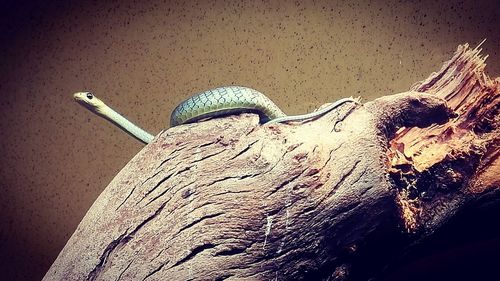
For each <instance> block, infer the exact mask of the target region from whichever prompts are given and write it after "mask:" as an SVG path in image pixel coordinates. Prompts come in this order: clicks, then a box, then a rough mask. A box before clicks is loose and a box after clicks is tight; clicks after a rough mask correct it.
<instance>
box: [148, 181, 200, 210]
mask: <svg viewBox="0 0 500 281" xmlns="http://www.w3.org/2000/svg"><path fill="white" fill-rule="evenodd" d="M195 182H196V181H192V182H190V183H188V184H186V185H184V186H182V187H181V188H179V189H178V190H176V191H175V192H174V194H172V197H170V198H169V199H168V200H167V201H166V202H164V203H163V204H166V203H168V202H170V200H172V198H174V195H175V194H177V192H179V190H182V189H183V188H185V187H186V186H190V185H191V184H193V183H195ZM169 191H171V188H167V189H165V190H164V191H163V192H162V193H160V194H158V195H157V196H156V197H154V198H153V199H151V200H149V202H148V203H146V206H149V204H151V203H153V202H154V201H156V200H157V199H158V198H160V197H162V196H163V195H165V193H167V192H169Z"/></svg>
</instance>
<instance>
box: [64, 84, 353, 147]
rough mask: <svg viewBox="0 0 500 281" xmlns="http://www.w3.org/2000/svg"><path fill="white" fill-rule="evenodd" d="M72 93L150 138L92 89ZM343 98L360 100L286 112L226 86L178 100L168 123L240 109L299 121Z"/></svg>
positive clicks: (272, 119) (270, 119)
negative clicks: (297, 111)
mask: <svg viewBox="0 0 500 281" xmlns="http://www.w3.org/2000/svg"><path fill="white" fill-rule="evenodd" d="M73 96H74V98H75V100H76V101H77V102H78V103H80V104H82V105H83V106H85V107H86V108H87V109H89V110H91V111H92V112H94V113H96V114H97V115H99V116H101V117H103V118H105V119H107V120H109V121H111V122H112V123H113V124H115V125H117V126H118V127H119V128H121V129H122V130H124V131H125V132H127V133H128V134H130V135H131V136H133V137H135V138H136V139H138V140H140V141H141V142H143V143H145V144H147V143H150V142H151V141H152V139H153V135H151V134H150V133H148V132H146V131H144V130H143V129H141V128H140V127H138V126H137V125H135V124H133V123H132V122H130V121H129V120H128V119H126V118H125V117H123V116H122V115H121V114H119V113H118V112H116V111H115V110H113V109H112V108H110V107H109V106H107V105H106V104H105V103H104V102H102V101H101V100H100V99H98V98H97V97H95V96H94V95H93V94H92V93H90V92H78V93H75V94H74V95H73ZM346 102H353V103H359V101H358V100H356V99H353V98H343V99H340V100H337V101H336V102H334V103H331V104H330V105H328V106H326V107H324V108H322V109H320V110H317V111H314V112H311V113H307V114H302V115H294V116H287V115H286V114H285V113H283V111H281V109H280V108H279V107H278V106H277V105H276V104H274V102H272V101H271V100H270V99H269V98H268V97H266V96H265V95H264V94H262V93H260V92H258V91H256V90H254V89H251V88H247V87H241V86H227V87H220V88H216V89H212V90H208V91H205V92H201V93H198V94H196V95H194V96H192V97H190V98H188V99H187V100H185V101H183V102H181V103H180V104H179V105H178V106H177V107H176V108H175V109H174V111H173V112H172V114H171V115H170V126H171V127H174V126H179V125H182V124H187V123H192V122H196V121H199V120H201V119H206V118H212V117H219V116H224V115H228V114H238V113H243V112H250V113H256V114H258V115H259V117H260V122H261V123H262V124H270V123H283V122H289V121H302V120H306V119H312V118H317V117H319V116H322V115H324V114H326V113H327V112H330V111H332V110H333V109H335V108H337V107H339V106H340V105H342V104H344V103H346Z"/></svg>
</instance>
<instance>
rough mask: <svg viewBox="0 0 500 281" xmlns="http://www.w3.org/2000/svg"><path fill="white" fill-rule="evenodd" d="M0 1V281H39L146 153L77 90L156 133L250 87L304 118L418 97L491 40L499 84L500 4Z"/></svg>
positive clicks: (452, 0)
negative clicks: (178, 116) (352, 104)
mask: <svg viewBox="0 0 500 281" xmlns="http://www.w3.org/2000/svg"><path fill="white" fill-rule="evenodd" d="M0 5H1V6H0V13H1V14H0V40H1V42H0V55H1V56H0V93H1V95H0V97H1V98H0V155H1V156H0V157H1V164H0V273H1V275H0V279H2V280H39V279H40V278H42V276H43V275H44V274H45V272H46V271H47V270H48V268H49V267H50V265H51V264H52V262H53V261H54V259H55V258H56V256H57V254H58V253H59V251H60V250H61V249H62V247H63V246H64V244H65V243H66V241H67V239H68V238H69V237H70V236H71V234H72V233H73V231H74V230H75V228H76V227H77V225H78V223H79V221H80V220H81V219H82V217H83V216H84V215H85V213H86V211H87V210H88V209H89V208H90V206H91V205H92V203H93V201H94V200H95V199H96V198H97V196H98V195H99V194H100V192H101V191H102V190H103V189H104V188H105V187H106V186H107V184H108V183H109V182H110V181H111V179H112V178H113V177H114V175H115V174H116V173H117V172H118V171H119V170H120V169H121V168H122V167H123V166H124V165H125V164H126V163H127V162H128V161H129V159H131V158H132V157H133V156H134V155H135V154H136V153H137V152H138V151H139V150H140V149H141V148H142V145H141V144H140V143H139V142H137V141H136V140H134V139H132V138H131V137H129V136H128V135H126V134H125V133H123V132H122V131H120V130H118V129H116V128H115V127H114V126H112V125H110V124H109V123H108V122H106V121H105V120H103V119H100V118H98V117H96V116H94V115H93V114H91V113H90V112H88V111H87V110H85V109H84V108H82V107H81V106H79V105H78V104H76V103H75V102H74V101H73V100H72V93H73V92H76V91H82V90H92V91H93V92H94V93H95V94H96V95H97V96H99V97H100V98H101V99H103V100H104V101H106V102H107V103H108V104H110V105H112V106H113V107H114V108H115V109H117V110H118V111H120V112H121V113H123V114H124V115H125V116H127V117H128V118H129V119H131V120H133V121H134V122H136V123H137V124H139V125H140V126H142V127H143V128H145V129H146V130H148V131H150V132H153V133H155V134H156V133H158V132H159V131H160V130H162V129H165V128H167V127H168V120H169V116H170V112H171V111H172V110H173V108H174V107H175V106H176V105H177V104H178V103H179V102H181V101H182V100H183V99H185V98H187V97H189V96H191V95H192V94H194V93H197V92H200V91H203V90H207V89H210V88H214V87H217V86H222V85H233V84H236V85H244V86H249V87H252V88H255V89H257V90H259V91H261V92H263V93H265V94H266V95H267V96H269V97H270V98H271V99H272V100H274V101H275V102H276V103H277V104H278V105H279V106H280V107H281V108H282V109H283V110H284V111H285V112H286V113H288V114H299V113H304V112H307V111H311V110H313V109H314V108H316V107H318V106H320V105H321V104H324V103H327V102H331V101H333V100H336V99H339V98H341V97H346V96H351V95H352V96H362V97H363V98H364V100H371V99H374V98H376V97H379V96H382V95H389V94H393V93H397V92H401V91H406V90H407V89H408V88H409V87H410V86H411V85H412V84H413V83H415V82H417V81H420V80H423V79H425V78H426V77H427V76H428V75H429V74H430V73H431V72H433V71H437V70H438V69H439V68H440V67H441V65H442V64H443V62H444V61H446V60H448V59H449V58H451V56H452V54H453V52H454V51H455V49H456V47H457V46H458V45H459V44H462V43H466V42H468V43H470V44H471V45H472V46H475V45H477V44H478V43H479V42H481V41H482V40H483V39H484V38H487V41H486V42H485V43H484V45H483V53H484V54H489V55H490V58H489V59H488V61H487V63H488V67H487V73H488V74H489V75H490V76H492V77H497V76H500V62H499V59H500V53H499V52H500V30H499V27H500V4H499V2H498V0H491V1H457V0H448V1H404V0H403V1H392V0H388V1H368V0H366V1H327V0H325V1H320V0H318V1H203V0H200V1H179V2H174V1H128V0H122V1H73V0H69V1H34V2H33V1H22V0H20V1H12V0H3V1H1V4H0ZM485 239H492V238H491V237H489V238H485ZM481 245H483V244H481ZM484 247H485V248H488V249H489V250H490V251H491V249H492V248H491V247H490V246H488V245H486V246H484ZM477 248H481V247H480V246H477V247H476V246H474V245H473V246H470V247H468V248H467V247H466V249H467V250H468V251H470V250H471V249H472V251H473V253H476V252H474V249H477ZM461 253H463V251H462V252H461ZM450 255H451V256H457V254H456V252H452V253H451V254H448V255H444V256H448V257H449V256H450ZM458 256H460V255H458ZM463 256H464V257H465V258H467V257H475V256H474V254H470V253H469V252H465V254H463ZM436 260H437V261H442V260H443V257H442V255H438V256H437V257H436V256H434V259H430V260H428V261H427V262H424V266H423V268H424V269H425V268H426V269H425V270H429V271H432V270H438V269H436V268H437V266H436V264H437V263H435V262H434V261H436ZM421 264H422V263H420V268H422V265H421ZM456 265H457V264H456V263H455V264H454V263H453V262H451V265H450V268H453V267H454V266H456ZM406 267H410V268H411V265H407V266H406ZM403 268H405V267H404V266H403ZM404 270H405V269H403V271H404ZM410 270H411V269H410ZM424 273H425V272H424ZM397 274H402V273H401V272H399V273H396V275H394V276H396V277H394V276H393V277H392V278H396V279H395V280H397V279H398V277H397V276H398V275H397ZM403 276H404V275H403Z"/></svg>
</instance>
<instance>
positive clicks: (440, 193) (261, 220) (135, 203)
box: [45, 46, 499, 280]
mask: <svg viewBox="0 0 500 281" xmlns="http://www.w3.org/2000/svg"><path fill="white" fill-rule="evenodd" d="M483 67H484V64H483V60H482V59H480V58H479V57H478V54H477V51H472V50H469V49H468V48H467V46H462V47H459V50H458V51H457V53H456V55H455V57H454V58H453V59H452V60H451V61H450V62H448V63H447V64H446V65H445V67H443V69H442V70H441V71H440V72H439V73H437V74H433V75H432V76H431V77H430V78H429V79H428V80H426V81H424V82H422V83H420V84H419V85H417V86H415V87H414V88H413V90H414V91H410V92H407V93H402V94H397V95H391V96H386V97H383V98H380V99H377V100H375V101H372V102H369V103H366V104H365V105H363V106H355V105H352V104H346V105H344V106H342V107H341V108H339V109H338V110H336V111H333V112H331V113H329V114H327V115H325V116H324V117H321V118H319V119H317V120H313V121H308V122H302V123H293V124H273V125H259V123H258V121H259V120H258V117H257V116H256V115H251V114H243V115H239V116H229V117H226V118H220V119H213V120H208V121H204V122H199V123H196V124H190V125H185V126H180V127H175V128H171V129H168V130H166V131H163V132H161V133H160V134H159V135H158V136H157V137H156V138H155V140H154V141H153V142H152V143H151V144H149V145H147V146H146V147H145V148H144V149H143V150H142V151H141V152H140V153H139V154H138V155H136V156H135V157H134V158H133V159H132V160H131V161H130V162H129V163H128V164H127V166H126V167H125V168H124V169H123V170H122V171H121V172H120V173H119V174H118V175H117V176H116V177H115V178H114V180H113V181H112V182H111V183H110V184H109V186H108V187H107V188H106V189H105V190H104V191H103V193H102V194H101V195H100V196H99V198H98V199H97V200H96V202H95V203H94V204H93V206H92V207H91V209H90V210H89V212H88V213H87V215H86V216H85V218H84V219H83V220H82V222H81V223H80V225H79V226H78V228H77V230H76V232H75V233H74V234H73V236H72V237H71V238H70V240H69V241H68V243H67V244H66V246H65V247H64V249H63V250H62V252H61V253H60V254H59V256H58V258H57V260H56V261H55V262H54V264H53V265H52V267H51V268H50V270H49V272H48V273H47V274H46V276H45V280H130V279H134V280H270V279H273V280H295V279H314V280H353V279H364V278H367V277H369V276H373V275H375V274H376V273H377V272H379V271H380V269H381V268H382V267H383V266H384V265H386V264H387V262H388V261H389V260H390V259H391V258H393V257H394V256H395V255H397V254H398V253H400V252H401V251H403V249H406V248H407V247H408V245H411V244H412V243H414V241H417V240H418V239H420V238H421V237H423V236H426V235H430V234H431V233H432V232H433V231H435V230H436V229H438V228H439V227H440V226H441V225H442V223H443V222H444V221H446V219H447V218H449V217H451V216H453V214H455V213H456V211H457V210H460V209H462V208H464V207H466V206H467V203H468V202H472V200H476V199H477V198H480V197H483V196H485V195H495V196H497V195H498V189H499V188H498V178H497V176H496V174H498V147H497V146H498V135H499V134H498V123H499V122H498V121H499V120H498V114H497V111H498V100H499V99H498V81H497V82H493V81H490V80H489V79H488V78H487V77H486V76H485V75H484V74H483V72H482V69H483ZM417 91H418V92H426V93H431V94H432V95H430V94H426V93H418V92H417ZM434 95H438V96H440V97H444V98H445V99H447V100H449V105H450V106H451V107H452V108H454V109H457V111H458V114H459V116H458V117H456V118H455V117H453V118H452V119H451V121H450V122H447V123H444V122H446V121H447V120H448V117H452V112H451V110H449V108H447V107H446V106H445V103H444V101H443V100H442V99H441V98H437V97H435V96H434ZM456 96H461V97H463V98H462V99H461V100H460V101H458V100H457V99H456V98H455V97H456ZM462 100H465V101H462ZM471 112H474V114H471ZM436 122H437V123H444V124H443V125H439V126H437V125H433V126H431V127H430V128H426V129H421V131H417V129H400V130H399V132H398V134H397V135H396V137H395V138H393V137H394V133H395V132H396V131H397V130H398V129H399V128H401V127H403V126H406V127H411V126H420V127H422V126H427V125H430V124H433V123H436ZM450 128H451V129H450ZM450 130H451V131H450ZM465 136H466V137H465ZM391 140H392V141H391ZM389 141H391V145H390V146H388V143H389ZM433 151H434V152H433ZM436 152H440V153H441V152H443V153H442V157H438V156H437V154H436Z"/></svg>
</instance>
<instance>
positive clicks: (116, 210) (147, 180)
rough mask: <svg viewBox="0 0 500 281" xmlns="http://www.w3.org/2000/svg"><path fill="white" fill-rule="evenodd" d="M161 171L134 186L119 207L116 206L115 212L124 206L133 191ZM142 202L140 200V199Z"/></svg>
mask: <svg viewBox="0 0 500 281" xmlns="http://www.w3.org/2000/svg"><path fill="white" fill-rule="evenodd" d="M162 171H163V170H160V171H158V172H156V173H154V174H153V175H152V176H150V177H148V178H147V179H146V180H144V181H143V182H142V183H140V184H136V185H135V186H134V187H133V188H132V190H130V193H129V194H128V195H127V197H126V198H125V199H124V200H123V201H122V203H120V205H118V207H116V209H115V211H118V209H120V207H121V206H122V205H123V204H125V202H126V201H127V200H128V199H129V198H130V196H131V195H132V193H134V191H135V189H136V188H137V187H139V186H143V185H144V184H145V183H146V182H147V181H149V180H151V179H152V178H154V177H156V176H157V175H158V174H159V173H161V172H162ZM141 200H142V199H141Z"/></svg>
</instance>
